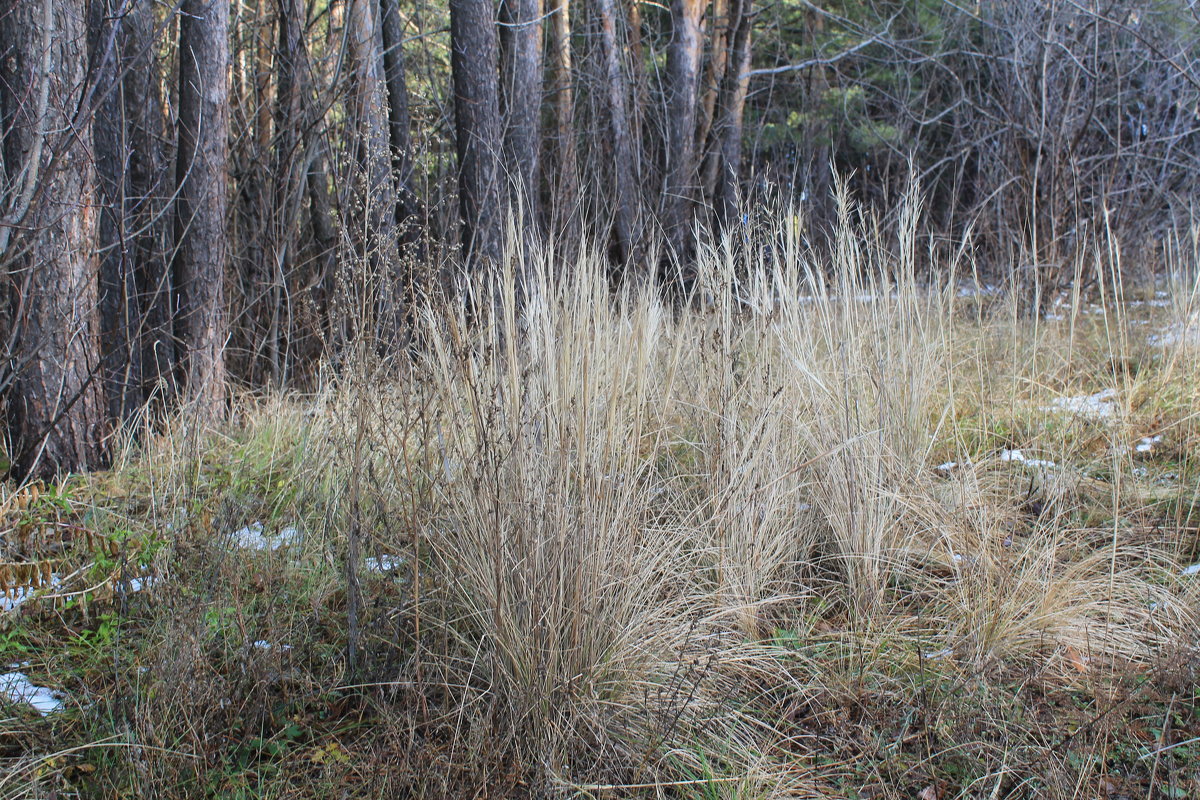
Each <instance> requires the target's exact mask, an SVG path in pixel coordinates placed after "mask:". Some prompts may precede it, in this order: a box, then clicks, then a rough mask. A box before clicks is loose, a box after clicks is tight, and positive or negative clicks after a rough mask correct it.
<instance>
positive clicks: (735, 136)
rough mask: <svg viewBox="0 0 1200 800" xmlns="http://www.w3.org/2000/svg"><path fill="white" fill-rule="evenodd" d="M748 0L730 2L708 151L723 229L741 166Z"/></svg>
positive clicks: (733, 205) (735, 201)
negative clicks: (726, 55)
mask: <svg viewBox="0 0 1200 800" xmlns="http://www.w3.org/2000/svg"><path fill="white" fill-rule="evenodd" d="M751 3H752V0H731V2H730V25H731V29H730V36H729V58H728V64H729V68H728V70H727V71H726V72H725V76H724V80H723V81H722V83H721V92H720V97H719V100H718V102H717V108H716V114H717V121H716V127H715V128H714V130H713V136H712V137H711V139H712V144H711V150H710V154H709V156H710V161H709V163H710V164H711V165H712V167H711V172H712V177H711V183H710V184H709V185H710V186H711V187H712V188H711V196H712V205H713V211H714V213H715V214H716V217H717V222H718V224H720V225H721V226H723V227H724V226H727V225H728V224H729V221H730V220H731V219H733V218H735V215H736V212H737V205H738V191H739V188H740V181H741V167H742V124H743V119H744V116H745V108H746V91H747V89H748V88H749V85H750V53H751V50H750V29H751V27H752V25H753V22H754V18H753V15H752V10H751Z"/></svg>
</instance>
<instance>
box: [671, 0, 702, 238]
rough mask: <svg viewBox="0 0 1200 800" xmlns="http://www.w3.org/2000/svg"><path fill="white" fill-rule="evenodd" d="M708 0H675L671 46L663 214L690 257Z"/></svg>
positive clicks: (672, 12)
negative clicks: (698, 96) (702, 21)
mask: <svg viewBox="0 0 1200 800" xmlns="http://www.w3.org/2000/svg"><path fill="white" fill-rule="evenodd" d="M706 5H707V0H671V44H670V46H669V47H668V49H667V83H666V94H667V152H666V164H665V170H664V173H665V176H664V180H663V201H662V218H663V227H664V229H665V230H666V234H667V241H668V243H669V244H670V246H671V248H672V250H673V251H674V253H675V256H676V257H677V258H680V259H686V258H687V257H688V251H689V250H690V245H691V234H692V231H691V225H692V219H691V217H692V213H691V212H692V204H693V202H694V200H695V194H696V148H695V136H696V94H697V90H698V88H699V83H700V55H701V52H702V46H703V39H702V37H701V31H700V19H701V17H703V16H704V8H705V6H706Z"/></svg>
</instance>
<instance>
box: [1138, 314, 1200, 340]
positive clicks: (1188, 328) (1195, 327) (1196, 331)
mask: <svg viewBox="0 0 1200 800" xmlns="http://www.w3.org/2000/svg"><path fill="white" fill-rule="evenodd" d="M1146 343H1147V344H1149V345H1150V346H1152V347H1175V346H1177V345H1191V346H1196V345H1200V318H1195V319H1191V320H1189V321H1187V322H1179V323H1176V324H1174V325H1171V326H1170V327H1167V328H1162V329H1161V330H1159V332H1158V333H1152V334H1150V335H1149V336H1147V337H1146Z"/></svg>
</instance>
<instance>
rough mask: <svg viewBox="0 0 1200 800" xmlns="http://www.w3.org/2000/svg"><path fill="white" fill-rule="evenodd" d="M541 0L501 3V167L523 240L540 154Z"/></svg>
mask: <svg viewBox="0 0 1200 800" xmlns="http://www.w3.org/2000/svg"><path fill="white" fill-rule="evenodd" d="M541 17H542V3H541V0H500V26H501V27H500V73H501V75H502V76H503V78H502V80H501V90H502V91H501V92H500V104H501V109H500V111H501V117H502V118H503V120H504V167H505V172H506V174H507V176H508V180H509V182H510V183H511V184H512V194H511V196H512V199H513V202H512V211H513V213H517V212H518V210H519V212H520V214H521V219H520V222H521V225H522V228H523V229H524V231H525V234H526V239H527V240H528V241H533V240H535V239H536V231H537V229H538V218H539V214H540V208H539V202H538V199H539V198H538V167H539V165H538V156H539V150H540V144H541V136H540V133H541V126H540V125H539V122H540V113H541V107H542V47H541V40H542V37H541V33H542V27H541Z"/></svg>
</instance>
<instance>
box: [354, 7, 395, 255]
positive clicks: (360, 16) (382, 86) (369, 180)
mask: <svg viewBox="0 0 1200 800" xmlns="http://www.w3.org/2000/svg"><path fill="white" fill-rule="evenodd" d="M379 11H380V9H379V5H378V2H377V0H350V8H349V14H348V16H347V20H346V24H347V26H348V28H349V31H348V35H347V38H348V39H349V44H350V60H351V63H352V64H353V70H354V72H353V86H352V102H351V107H352V115H353V120H354V126H355V128H354V129H355V131H356V132H357V136H358V142H357V147H358V159H357V161H358V165H359V167H360V169H361V170H362V178H363V180H365V181H366V186H365V193H364V195H363V197H362V200H363V202H364V204H365V206H366V214H367V236H368V241H366V242H364V243H363V246H364V251H365V252H364V253H363V254H362V255H364V256H365V257H367V258H368V259H369V260H370V261H371V262H372V263H375V264H377V265H381V264H382V265H388V266H390V267H393V268H394V267H395V266H396V264H395V262H396V240H395V222H396V185H395V182H394V181H393V179H392V157H391V154H392V143H391V133H390V124H389V119H388V95H387V84H386V82H385V80H384V71H383V33H382V31H381V30H380V25H379Z"/></svg>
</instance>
